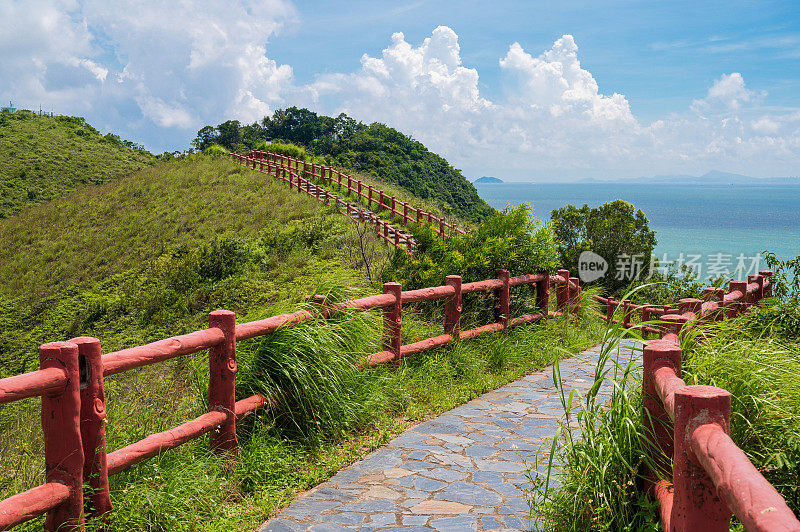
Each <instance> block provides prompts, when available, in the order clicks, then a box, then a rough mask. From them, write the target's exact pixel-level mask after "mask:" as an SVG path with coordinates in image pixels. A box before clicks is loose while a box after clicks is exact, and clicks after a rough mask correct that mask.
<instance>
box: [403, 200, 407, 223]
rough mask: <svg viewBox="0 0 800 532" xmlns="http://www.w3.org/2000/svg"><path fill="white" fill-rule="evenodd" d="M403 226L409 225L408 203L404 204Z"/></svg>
mask: <svg viewBox="0 0 800 532" xmlns="http://www.w3.org/2000/svg"><path fill="white" fill-rule="evenodd" d="M403 224H404V225H408V202H405V201H404V202H403Z"/></svg>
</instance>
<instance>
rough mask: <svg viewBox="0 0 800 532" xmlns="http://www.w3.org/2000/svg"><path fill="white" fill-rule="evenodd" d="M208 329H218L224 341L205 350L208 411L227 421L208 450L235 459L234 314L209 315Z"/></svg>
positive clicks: (216, 311)
mask: <svg viewBox="0 0 800 532" xmlns="http://www.w3.org/2000/svg"><path fill="white" fill-rule="evenodd" d="M208 326H209V328H217V329H220V330H221V331H222V332H223V334H224V335H225V340H224V341H223V342H222V343H221V344H219V345H217V346H215V347H212V348H211V349H209V350H208V368H209V371H210V378H209V380H208V409H209V411H214V410H217V411H219V412H224V413H225V414H226V415H227V416H228V417H227V419H226V420H225V422H224V423H223V424H222V425H220V427H219V429H218V430H217V431H213V432H212V433H211V448H212V449H213V450H214V452H216V453H223V452H226V453H230V454H232V455H235V454H236V452H237V448H238V445H239V444H238V441H237V439H236V406H235V405H236V314H235V313H233V312H231V311H230V310H215V311H214V312H211V313H210V314H209V315H208Z"/></svg>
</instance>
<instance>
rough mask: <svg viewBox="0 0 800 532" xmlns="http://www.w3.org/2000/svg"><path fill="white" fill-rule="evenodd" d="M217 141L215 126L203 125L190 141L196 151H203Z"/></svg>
mask: <svg viewBox="0 0 800 532" xmlns="http://www.w3.org/2000/svg"><path fill="white" fill-rule="evenodd" d="M216 141H217V128H215V127H212V126H205V127H203V129H201V130H200V131H198V132H197V137H195V139H194V140H193V141H192V146H194V147H195V148H196V149H197V151H203V150H204V149H206V148H208V147H209V146H211V145H212V144H214V143H216Z"/></svg>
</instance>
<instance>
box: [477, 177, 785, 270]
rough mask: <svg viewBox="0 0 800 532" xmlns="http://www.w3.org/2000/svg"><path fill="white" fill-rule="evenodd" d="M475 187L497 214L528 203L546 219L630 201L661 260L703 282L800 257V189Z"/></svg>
mask: <svg viewBox="0 0 800 532" xmlns="http://www.w3.org/2000/svg"><path fill="white" fill-rule="evenodd" d="M475 188H476V189H477V191H478V194H479V195H480V196H481V197H482V198H483V199H484V200H485V201H486V202H487V203H488V204H489V205H491V206H492V207H494V208H496V209H502V208H504V207H506V206H508V205H511V206H516V205H520V204H522V203H528V204H530V205H531V206H532V208H533V213H534V215H535V216H536V217H537V218H539V219H540V220H547V219H549V218H550V212H551V211H552V210H554V209H557V208H560V207H563V206H565V205H568V204H572V205H576V206H581V205H583V204H584V203H585V204H588V205H589V206H590V207H597V206H599V205H602V204H603V203H606V202H609V201H613V200H615V199H621V200H624V201H627V202H629V203H631V204H633V206H634V207H636V208H637V209H641V210H642V212H644V214H645V215H646V216H647V219H648V220H649V224H650V228H651V229H653V230H655V231H656V239H657V241H658V243H657V245H656V248H655V254H656V257H657V258H658V259H660V260H662V261H669V262H673V263H676V264H677V263H679V262H682V263H687V262H689V261H692V262H691V266H692V267H693V268H694V269H695V270H696V271H697V270H698V269H699V271H697V273H698V275H699V276H700V277H701V278H706V277H708V272H709V271H711V272H718V271H719V270H720V269H723V268H724V266H725V264H726V262H728V261H729V262H730V268H729V270H730V271H733V270H735V269H736V268H737V267H741V266H744V268H746V269H747V270H749V271H745V272H744V274H743V275H746V273H754V271H753V270H755V271H756V272H757V270H758V269H766V268H767V264H766V262H765V261H764V252H766V251H769V252H772V253H774V254H775V255H776V256H777V257H778V258H779V259H781V260H786V259H790V258H794V257H796V256H798V255H800V185H758V184H753V185H688V184H676V185H665V184H658V185H655V184H629V183H624V184H623V183H547V184H529V183H501V184H481V183H477V184H475ZM742 262H743V264H742ZM695 265H699V266H695ZM743 275H736V276H735V277H740V278H741V277H743Z"/></svg>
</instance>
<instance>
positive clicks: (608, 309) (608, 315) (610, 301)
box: [606, 296, 615, 323]
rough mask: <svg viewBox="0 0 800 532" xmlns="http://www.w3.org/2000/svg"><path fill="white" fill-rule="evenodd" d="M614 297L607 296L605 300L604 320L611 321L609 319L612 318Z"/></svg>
mask: <svg viewBox="0 0 800 532" xmlns="http://www.w3.org/2000/svg"><path fill="white" fill-rule="evenodd" d="M614 308H615V307H614V298H613V297H611V296H608V301H607V302H606V321H607V322H608V323H611V320H613V319H614Z"/></svg>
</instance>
